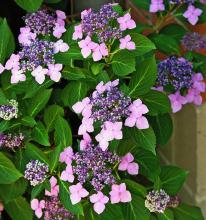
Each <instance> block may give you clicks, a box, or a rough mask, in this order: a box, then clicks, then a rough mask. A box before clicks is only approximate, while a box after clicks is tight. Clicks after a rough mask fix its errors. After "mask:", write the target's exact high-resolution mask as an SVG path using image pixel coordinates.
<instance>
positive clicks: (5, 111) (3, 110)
mask: <svg viewBox="0 0 206 220" xmlns="http://www.w3.org/2000/svg"><path fill="white" fill-rule="evenodd" d="M17 116H18V102H17V101H16V100H14V99H11V100H10V101H9V105H0V118H2V119H4V120H7V121H8V120H11V119H12V118H17Z"/></svg>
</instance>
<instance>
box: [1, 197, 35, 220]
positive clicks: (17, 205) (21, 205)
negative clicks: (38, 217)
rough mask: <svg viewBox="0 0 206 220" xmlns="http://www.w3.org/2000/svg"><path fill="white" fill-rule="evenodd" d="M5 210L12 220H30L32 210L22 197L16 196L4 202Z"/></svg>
mask: <svg viewBox="0 0 206 220" xmlns="http://www.w3.org/2000/svg"><path fill="white" fill-rule="evenodd" d="M5 210H6V212H7V213H8V214H9V216H10V217H11V218H12V220H32V219H33V211H32V210H31V208H30V205H29V204H28V202H27V201H26V200H25V198H23V197H18V198H16V199H14V200H12V201H10V202H9V203H7V204H5Z"/></svg>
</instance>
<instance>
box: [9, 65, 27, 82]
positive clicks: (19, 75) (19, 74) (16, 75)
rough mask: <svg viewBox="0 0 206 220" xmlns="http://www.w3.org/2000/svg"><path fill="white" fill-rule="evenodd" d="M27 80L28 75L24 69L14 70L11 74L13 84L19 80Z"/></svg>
mask: <svg viewBox="0 0 206 220" xmlns="http://www.w3.org/2000/svg"><path fill="white" fill-rule="evenodd" d="M25 80H26V76H25V74H24V73H23V70H15V69H13V70H12V75H11V84H15V83H18V82H24V81H25Z"/></svg>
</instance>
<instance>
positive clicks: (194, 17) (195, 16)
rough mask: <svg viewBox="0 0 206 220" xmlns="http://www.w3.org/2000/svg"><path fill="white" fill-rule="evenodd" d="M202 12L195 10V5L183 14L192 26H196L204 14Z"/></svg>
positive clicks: (190, 6)
mask: <svg viewBox="0 0 206 220" xmlns="http://www.w3.org/2000/svg"><path fill="white" fill-rule="evenodd" d="M202 12H203V11H202V10H201V9H199V8H195V6H193V5H189V6H188V8H187V11H185V13H184V14H183V16H184V17H185V18H187V20H188V21H189V22H190V24H192V25H195V24H197V22H198V20H199V16H200V15H201V14H202Z"/></svg>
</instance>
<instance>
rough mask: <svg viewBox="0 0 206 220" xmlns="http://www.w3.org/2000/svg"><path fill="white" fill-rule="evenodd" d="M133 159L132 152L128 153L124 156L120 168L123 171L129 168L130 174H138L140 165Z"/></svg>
mask: <svg viewBox="0 0 206 220" xmlns="http://www.w3.org/2000/svg"><path fill="white" fill-rule="evenodd" d="M133 161H134V157H133V155H132V154H131V153H127V154H126V155H125V156H124V157H122V159H121V162H120V164H119V167H118V169H119V170H121V171H126V170H127V172H128V173H129V174H130V175H137V174H138V173H139V165H138V164H137V163H135V162H133Z"/></svg>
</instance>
